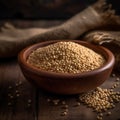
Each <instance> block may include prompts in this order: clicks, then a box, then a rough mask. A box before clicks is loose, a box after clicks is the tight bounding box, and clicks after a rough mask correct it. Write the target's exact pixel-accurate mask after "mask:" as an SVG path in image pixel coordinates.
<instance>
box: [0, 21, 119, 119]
mask: <svg viewBox="0 0 120 120" xmlns="http://www.w3.org/2000/svg"><path fill="white" fill-rule="evenodd" d="M13 23H14V24H15V25H18V26H22V25H24V26H25V27H28V26H33V27H34V26H36V23H37V26H40V27H41V26H42V27H46V26H51V23H52V25H57V24H60V23H61V21H60V22H59V21H54V22H53V21H52V22H51V21H42V22H41V21H37V22H35V21H34V22H28V21H22V23H21V22H20V21H17V22H16V21H14V22H13ZM117 76H119V75H117ZM115 79H116V77H112V76H111V77H110V78H109V79H108V80H107V81H106V82H105V83H104V84H103V85H102V87H103V88H110V87H111V86H112V84H113V83H114V82H115ZM116 90H117V91H120V85H119V87H118V88H117V89H116ZM78 97H79V95H72V96H62V95H61V96H60V95H54V94H50V93H47V92H44V91H42V90H41V89H37V88H35V87H34V86H32V85H31V84H30V83H29V82H28V81H27V80H26V79H25V78H24V76H23V74H22V72H21V69H20V67H19V65H18V62H17V58H11V59H4V60H0V120H95V119H96V113H95V112H93V110H92V109H91V108H88V107H86V106H85V105H83V104H80V105H79V106H78V105H77V101H78ZM50 100H51V101H50ZM54 100H59V101H60V102H59V103H58V105H55V104H54V102H53V101H54ZM49 101H50V102H49ZM63 101H64V102H65V103H66V104H67V105H68V114H67V115H65V116H64V115H62V113H63V112H64V108H63V107H64V105H63V104H62V103H64V102H63ZM110 111H111V112H112V114H111V115H110V116H106V115H104V117H103V119H104V120H120V103H117V104H116V107H115V108H114V109H112V110H110Z"/></svg>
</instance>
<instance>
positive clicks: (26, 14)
mask: <svg viewBox="0 0 120 120" xmlns="http://www.w3.org/2000/svg"><path fill="white" fill-rule="evenodd" d="M95 1H96V0H0V19H66V18H70V17H71V16H73V15H74V14H76V13H78V12H80V11H82V10H83V9H85V8H86V7H87V6H89V5H90V4H92V3H94V2H95ZM107 2H109V3H112V5H113V8H114V9H116V13H117V14H119V15H120V7H119V6H120V0H107Z"/></svg>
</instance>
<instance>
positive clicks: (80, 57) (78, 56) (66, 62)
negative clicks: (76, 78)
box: [27, 41, 105, 73]
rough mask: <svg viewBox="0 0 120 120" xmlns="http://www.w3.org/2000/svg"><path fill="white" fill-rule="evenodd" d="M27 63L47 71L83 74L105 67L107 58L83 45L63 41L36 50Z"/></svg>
mask: <svg viewBox="0 0 120 120" xmlns="http://www.w3.org/2000/svg"><path fill="white" fill-rule="evenodd" d="M27 63H29V64H31V65H33V66H35V67H37V68H39V69H41V70H45V71H51V72H57V73H82V72H86V71H91V70H94V69H97V68H99V67H101V66H103V64H104V63H105V58H104V57H103V56H102V55H101V54H99V53H96V52H95V51H93V50H92V49H90V48H87V47H85V46H83V45H80V44H78V43H75V42H71V41H67V42H65V41H63V42H57V43H53V44H50V45H48V46H44V47H40V48H38V49H36V50H34V51H33V52H32V53H31V54H30V55H29V56H28V59H27Z"/></svg>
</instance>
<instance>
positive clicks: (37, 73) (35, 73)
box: [18, 40, 115, 94]
mask: <svg viewBox="0 0 120 120" xmlns="http://www.w3.org/2000/svg"><path fill="white" fill-rule="evenodd" d="M58 41H59V40H58ZM58 41H56V40H55V41H47V42H42V43H38V44H35V45H32V46H29V47H27V48H25V49H24V50H22V51H21V52H20V53H19V55H18V62H19V65H20V67H21V70H22V72H23V74H24V76H25V77H26V78H27V80H29V81H30V82H31V83H32V84H35V85H37V86H38V87H39V88H42V89H44V90H46V91H49V92H53V93H57V94H78V93H82V92H86V91H89V90H92V89H95V88H96V87H98V86H100V85H101V84H102V83H103V82H104V81H105V80H107V79H108V78H109V76H110V73H111V71H112V69H113V66H114V62H115V58H114V55H113V54H112V53H111V52H110V51H109V50H108V49H106V48H105V47H102V46H96V45H93V44H90V43H88V42H83V41H80V40H79V41H77V40H70V41H73V42H76V43H78V44H81V45H83V46H86V47H88V48H90V49H93V50H94V51H95V52H97V53H100V54H101V55H103V56H104V57H105V59H106V63H105V64H104V65H103V66H102V67H100V68H98V69H95V70H92V71H89V72H83V73H76V74H65V73H55V72H49V71H43V70H40V69H38V68H36V67H34V66H32V65H30V64H29V63H27V62H26V60H27V58H28V56H29V54H30V53H31V52H32V51H33V50H35V49H37V48H39V47H43V46H47V45H49V44H53V43H56V42H58ZM67 41H68V40H67Z"/></svg>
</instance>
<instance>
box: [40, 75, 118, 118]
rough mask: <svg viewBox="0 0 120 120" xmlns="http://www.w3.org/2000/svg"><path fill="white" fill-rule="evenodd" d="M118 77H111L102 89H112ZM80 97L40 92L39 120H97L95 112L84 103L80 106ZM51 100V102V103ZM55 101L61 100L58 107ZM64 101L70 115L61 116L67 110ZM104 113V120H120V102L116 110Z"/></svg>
mask: <svg viewBox="0 0 120 120" xmlns="http://www.w3.org/2000/svg"><path fill="white" fill-rule="evenodd" d="M116 78H117V77H112V76H111V77H110V78H109V79H108V80H107V81H105V83H104V84H102V85H101V87H102V88H110V87H111V86H112V85H113V84H114V82H115V81H116ZM115 91H120V85H119V86H118V87H117V88H116V89H115ZM78 96H79V95H73V96H60V95H54V94H50V93H46V92H43V91H42V90H40V91H39V116H38V119H39V120H95V119H96V117H97V114H96V113H95V112H93V110H92V109H91V108H88V107H86V105H83V104H82V103H81V104H80V105H77V104H78ZM50 100H51V101H50ZM54 100H59V101H60V102H58V104H57V105H54V102H53V101H54ZM48 101H49V102H48ZM62 101H65V103H66V104H67V105H68V108H67V109H68V114H67V115H61V114H62V113H63V112H64V111H65V109H64V106H65V105H63V104H62ZM108 111H111V113H112V114H111V115H110V116H108V115H106V114H107V112H108ZM108 111H107V112H105V113H104V116H103V119H104V120H119V119H120V102H119V103H116V107H115V108H114V109H111V110H108Z"/></svg>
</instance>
